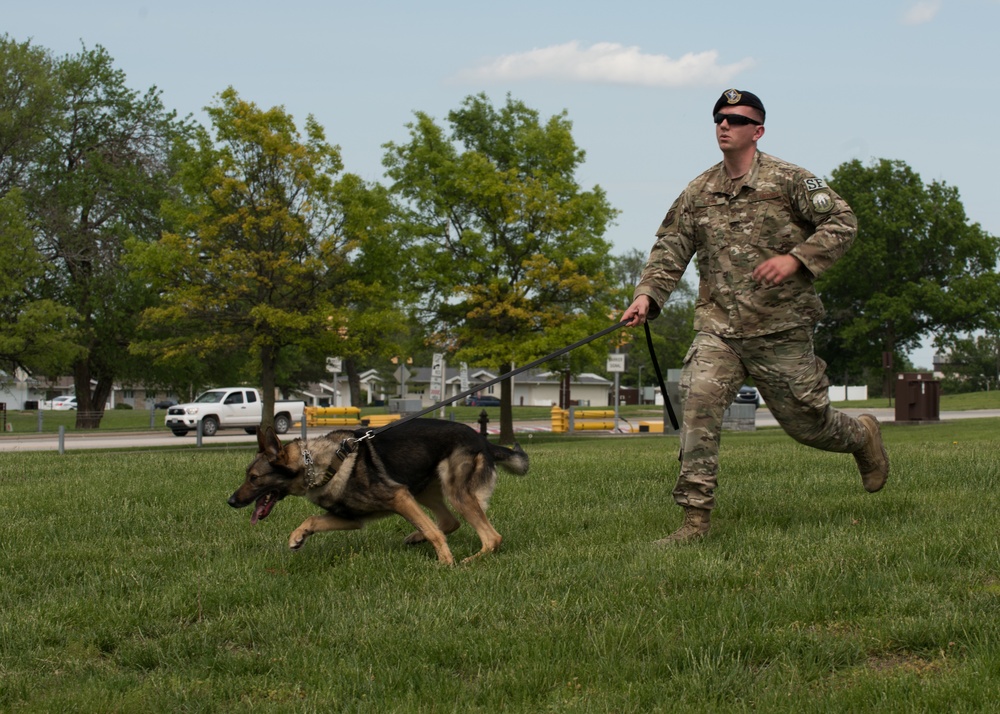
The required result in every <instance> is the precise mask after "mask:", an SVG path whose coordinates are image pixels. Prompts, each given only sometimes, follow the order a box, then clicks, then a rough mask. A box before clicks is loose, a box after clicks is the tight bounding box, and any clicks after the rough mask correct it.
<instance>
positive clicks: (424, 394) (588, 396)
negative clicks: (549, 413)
mask: <svg viewBox="0 0 1000 714" xmlns="http://www.w3.org/2000/svg"><path fill="white" fill-rule="evenodd" d="M409 371H410V376H409V378H408V379H407V380H406V393H405V394H402V393H400V392H399V388H400V387H401V385H399V384H396V385H394V386H395V387H396V388H397V392H396V393H397V394H400V396H403V397H410V398H416V397H419V398H420V400H421V403H422V404H423V405H424V406H431V405H432V404H434V402H432V401H431V399H430V397H429V396H428V395H429V393H430V386H431V368H430V367H411V368H410V370H409ZM498 376H499V375H498V374H496V373H494V372H491V371H489V370H486V369H470V370H469V372H468V377H467V379H468V387H466V389H474V388H475V387H476V385H477V384H486V383H487V382H490V381H492V380H494V379H496V378H497V377H498ZM561 379H562V374H561V373H559V372H542V371H533V370H532V371H528V372H525V373H523V374H519V375H516V376H515V377H512V378H511V381H512V382H513V387H514V390H513V399H512V402H511V403H512V404H513V405H514V406H530V407H552V406H558V405H559V384H560V380H561ZM500 387H501V385H500V383H499V382H498V383H497V384H494V385H493V386H492V387H487V388H486V389H485V390H483V391H481V392H478V391H477V392H475V394H476V395H480V394H489V395H493V396H497V397H499V396H500ZM613 388H614V383H613V382H612V381H611V380H609V379H607V378H605V377H602V376H600V375H598V374H591V373H584V374H576V375H572V377H571V380H570V400H571V401H572V402H573V403H574V404H576V405H580V406H593V407H606V406H608V404H609V403H610V400H611V392H612V390H613ZM463 391H466V390H465V389H462V377H461V373H460V371H459V370H458V369H457V368H454V367H447V368H446V369H445V380H444V394H445V397H444V398H445V399H447V398H448V397H453V396H455V395H458V394H461V393H462V392H463Z"/></svg>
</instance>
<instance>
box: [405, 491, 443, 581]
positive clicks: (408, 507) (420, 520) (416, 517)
mask: <svg viewBox="0 0 1000 714" xmlns="http://www.w3.org/2000/svg"><path fill="white" fill-rule="evenodd" d="M392 510H394V511H395V512H396V513H398V514H399V515H401V516H402V517H403V518H405V519H406V520H408V521H409V522H410V523H412V524H413V526H414V527H415V528H416V529H417V530H418V531H420V532H421V533H423V534H424V537H425V538H426V539H427V540H428V542H429V543H430V544H431V545H433V546H434V550H436V551H437V556H438V562H440V563H444V564H445V565H454V564H455V558H453V557H452V555H451V550H450V549H449V548H448V541H447V539H446V538H445V535H444V533H442V532H441V529H440V528H438V527H437V525H436V524H435V523H434V521H432V520H431V519H430V518H429V517H428V515H427V514H426V513H424V509H422V508H421V507H420V504H418V503H417V500H416V499H415V498H414V497H413V494H411V493H410V492H409V491H408V490H406V489H405V488H400V489H399V490H397V491H396V493H395V494H393V497H392Z"/></svg>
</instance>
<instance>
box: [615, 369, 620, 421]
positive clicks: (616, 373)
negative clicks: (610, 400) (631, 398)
mask: <svg viewBox="0 0 1000 714" xmlns="http://www.w3.org/2000/svg"><path fill="white" fill-rule="evenodd" d="M620 376H621V374H620V373H619V372H615V428H614V431H615V433H617V432H618V401H619V399H620V397H619V393H618V378H619V377H620Z"/></svg>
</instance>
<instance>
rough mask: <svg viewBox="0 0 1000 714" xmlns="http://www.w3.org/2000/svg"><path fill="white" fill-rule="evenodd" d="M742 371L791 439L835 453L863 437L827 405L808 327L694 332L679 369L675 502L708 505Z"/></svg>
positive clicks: (852, 447)
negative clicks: (750, 333)
mask: <svg viewBox="0 0 1000 714" xmlns="http://www.w3.org/2000/svg"><path fill="white" fill-rule="evenodd" d="M747 377H752V378H753V381H754V385H755V386H756V387H757V389H758V390H759V391H760V393H761V396H762V397H763V398H764V402H765V403H766V404H767V406H768V408H769V409H770V410H771V413H772V414H773V415H774V417H775V419H777V421H778V423H779V424H780V425H781V426H782V428H783V429H784V430H785V431H786V432H787V433H788V435H789V436H791V437H792V438H793V439H795V440H796V441H799V442H801V443H803V444H806V445H807V446H812V447H815V448H817V449H822V450H824V451H836V452H842V453H852V452H854V451H857V450H858V449H860V448H861V447H862V445H863V444H864V442H865V438H866V432H865V428H864V426H863V425H862V424H861V423H860V422H859V421H858V420H857V419H855V418H853V417H850V416H848V415H846V414H844V413H842V412H839V411H837V410H836V409H834V408H833V407H831V406H830V399H829V396H828V394H827V387H828V386H829V380H828V379H827V378H826V363H825V362H824V361H823V360H822V359H820V358H819V357H817V356H816V355H815V353H814V352H813V340H812V330H811V329H809V328H805V327H802V328H796V329H792V330H787V331H785V332H779V333H775V334H773V335H765V336H763V337H754V338H749V339H731V338H723V337H719V336H718V335H712V334H709V333H707V332H700V333H698V335H697V336H695V339H694V342H692V344H691V349H689V350H688V353H687V356H686V357H685V358H684V368H683V370H682V371H681V381H680V395H681V400H682V403H683V413H684V420H683V423H682V425H681V433H680V438H681V473H680V477H679V478H678V479H677V485H676V486H675V487H674V492H673V496H674V500H675V501H676V502H677V503H678V504H680V505H682V506H694V507H696V508H707V509H711V508H713V507H714V506H715V488H716V485H717V474H718V470H719V438H720V435H721V432H722V417H723V413H724V412H725V410H726V408H728V407H729V405H730V404H732V401H733V398H734V397H735V396H736V392H737V391H738V390H739V388H740V386H741V385H742V384H743V382H744V381H745V380H746V379H747Z"/></svg>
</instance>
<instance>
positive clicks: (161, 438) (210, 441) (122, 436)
mask: <svg viewBox="0 0 1000 714" xmlns="http://www.w3.org/2000/svg"><path fill="white" fill-rule="evenodd" d="M843 411H844V412H846V413H848V414H852V415H854V416H857V415H859V414H864V413H866V412H867V413H870V414H875V416H877V417H878V419H879V421H881V422H886V423H889V422H893V421H894V420H895V412H894V410H893V409H888V408H885V409H844V410H843ZM982 417H1000V409H980V410H973V411H962V412H941V421H954V420H956V419H974V418H982ZM643 420H644V421H645V420H647V418H643ZM650 420H652V419H650ZM756 425H757V427H758V428H763V427H771V426H777V422H776V421H775V420H774V417H772V416H771V413H770V412H769V411H767V409H760V410H758V411H757V419H756ZM621 427H622V429H628V424H627V423H626V422H624V421H622V422H621ZM550 430H551V425H550V422H549V421H547V420H536V421H530V422H518V423H516V424H515V431H518V432H529V433H530V432H544V431H550ZM328 431H330V427H313V428H311V429H309V430H308V435H309V436H320V435H322V434H325V433H327V432H328ZM495 431H496V430H495V429H493V428H491V429H490V432H491V433H495ZM588 433H590V434H591V435H595V434H600V433H602V432H596V431H594V432H588ZM603 433H607V432H603ZM298 436H301V430H300V429H294V430H293V431H290V432H289V433H288V434H286V435H285V436H284V437H283V438H284V439H294V438H296V437H298ZM195 440H196V437H195V436H194V435H193V434H190V435H188V436H184V437H176V436H174V435H173V434H172V433H170V432H169V431H167V430H162V431H149V432H126V433H115V432H98V433H95V434H80V433H78V432H73V433H67V434H66V435H65V438H64V441H63V448H64V449H65V450H67V451H70V450H76V449H130V448H139V449H142V448H154V447H157V448H160V447H164V446H189V445H193V444H194V443H195ZM256 440H257V438H256V437H255V436H251V435H248V434H244V433H243V432H242V431H239V430H236V431H220V432H219V434H218V435H216V436H213V437H211V438H208V437H205V438H203V439H202V445H203V446H205V447H212V446H224V445H232V444H246V445H247V446H248V447H249V446H251V445H252V444H254V443H255V442H256ZM58 450H59V436H58V434H20V435H16V434H5V435H3V436H0V451H15V452H16V451H58Z"/></svg>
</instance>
